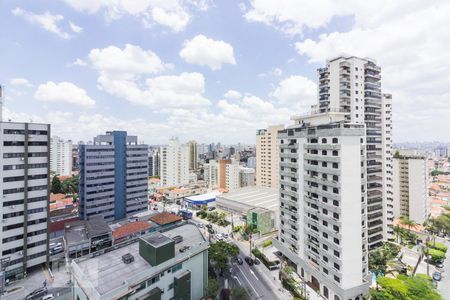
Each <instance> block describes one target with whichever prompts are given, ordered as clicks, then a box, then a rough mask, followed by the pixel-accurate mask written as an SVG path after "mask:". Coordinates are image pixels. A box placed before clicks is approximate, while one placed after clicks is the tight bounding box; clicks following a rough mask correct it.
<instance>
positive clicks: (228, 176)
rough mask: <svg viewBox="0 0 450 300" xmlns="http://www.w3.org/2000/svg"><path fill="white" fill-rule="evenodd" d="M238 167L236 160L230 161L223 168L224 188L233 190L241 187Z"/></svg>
mask: <svg viewBox="0 0 450 300" xmlns="http://www.w3.org/2000/svg"><path fill="white" fill-rule="evenodd" d="M239 175H240V167H239V163H238V162H237V161H234V160H233V161H232V163H231V164H227V165H226V168H225V188H226V189H227V190H228V191H230V192H231V191H234V190H237V189H239V188H240V187H241V182H240V176H239Z"/></svg>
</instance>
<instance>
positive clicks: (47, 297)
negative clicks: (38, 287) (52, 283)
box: [42, 294, 55, 300]
mask: <svg viewBox="0 0 450 300" xmlns="http://www.w3.org/2000/svg"><path fill="white" fill-rule="evenodd" d="M53 299H55V296H53V294H48V295H45V296H44V297H42V300H53Z"/></svg>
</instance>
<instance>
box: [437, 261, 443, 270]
mask: <svg viewBox="0 0 450 300" xmlns="http://www.w3.org/2000/svg"><path fill="white" fill-rule="evenodd" d="M436 267H437V268H439V269H442V268H443V267H444V263H443V262H442V261H438V262H436Z"/></svg>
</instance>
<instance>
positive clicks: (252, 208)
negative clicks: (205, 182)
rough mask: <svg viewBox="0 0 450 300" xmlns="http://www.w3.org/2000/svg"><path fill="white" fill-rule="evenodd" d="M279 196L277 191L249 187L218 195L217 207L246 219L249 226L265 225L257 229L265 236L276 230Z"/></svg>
mask: <svg viewBox="0 0 450 300" xmlns="http://www.w3.org/2000/svg"><path fill="white" fill-rule="evenodd" d="M278 196H279V195H278V191H277V189H273V188H266V187H257V186H249V187H245V188H240V189H237V190H235V191H232V192H228V193H224V194H220V195H217V196H216V207H217V208H218V209H220V210H223V211H226V212H229V213H231V214H233V215H236V216H240V217H241V218H244V219H246V220H247V223H248V225H251V226H258V224H259V225H260V226H262V225H263V224H264V226H262V227H257V229H258V230H259V231H260V232H261V233H262V234H265V233H267V232H271V231H274V230H275V229H276V224H277V216H278V211H279V207H280V204H279V200H278ZM254 214H256V216H254ZM249 216H250V217H251V218H250V219H249V218H248V217H249ZM258 216H260V217H258ZM269 219H270V221H269Z"/></svg>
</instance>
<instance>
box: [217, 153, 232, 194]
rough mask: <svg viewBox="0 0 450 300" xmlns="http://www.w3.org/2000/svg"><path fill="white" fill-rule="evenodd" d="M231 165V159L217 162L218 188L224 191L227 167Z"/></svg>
mask: <svg viewBox="0 0 450 300" xmlns="http://www.w3.org/2000/svg"><path fill="white" fill-rule="evenodd" d="M229 164H231V159H221V160H219V188H220V189H226V188H227V184H226V178H227V165H229Z"/></svg>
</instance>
